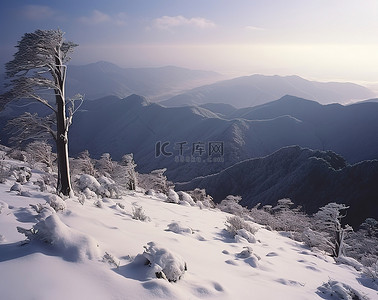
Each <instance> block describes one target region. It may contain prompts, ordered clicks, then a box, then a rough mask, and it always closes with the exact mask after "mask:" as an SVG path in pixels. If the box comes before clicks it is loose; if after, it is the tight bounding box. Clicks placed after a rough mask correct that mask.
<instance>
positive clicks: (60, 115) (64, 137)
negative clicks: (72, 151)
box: [55, 49, 72, 196]
mask: <svg viewBox="0 0 378 300" xmlns="http://www.w3.org/2000/svg"><path fill="white" fill-rule="evenodd" d="M57 52H58V53H59V54H60V49H58V51H57ZM55 60H56V71H55V74H56V80H57V81H58V82H57V84H58V86H59V88H60V90H58V89H56V90H55V100H56V123H57V132H56V152H57V156H58V158H57V159H58V184H57V193H58V194H63V195H65V196H69V195H70V194H71V191H72V187H71V177H70V167H69V159H68V130H67V129H68V128H67V126H68V124H66V123H67V118H66V105H65V104H66V103H65V96H64V85H65V84H64V83H65V75H66V74H65V67H64V66H62V62H61V59H60V55H57V56H56V58H55Z"/></svg>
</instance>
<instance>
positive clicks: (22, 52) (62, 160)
mask: <svg viewBox="0 0 378 300" xmlns="http://www.w3.org/2000/svg"><path fill="white" fill-rule="evenodd" d="M63 36H64V33H63V32H62V31H61V30H36V31H35V32H33V33H25V34H24V36H23V37H22V38H21V40H20V41H19V42H18V45H17V46H16V47H17V48H18V51H17V52H16V53H15V54H14V59H13V60H12V61H10V62H8V63H7V64H6V66H5V67H6V75H7V78H8V79H10V81H9V83H8V88H10V90H9V91H8V92H7V93H5V94H4V95H2V96H1V99H0V108H1V107H3V106H4V105H5V104H6V103H8V102H10V101H12V100H14V99H31V100H35V101H38V102H40V103H42V104H43V105H45V106H47V107H48V108H49V109H51V111H52V113H53V115H54V118H53V121H54V122H53V123H54V124H56V125H55V126H53V125H52V123H51V117H48V118H47V119H46V120H42V119H41V118H37V116H33V115H31V114H25V115H23V116H21V117H20V119H19V120H18V121H19V122H21V124H25V126H23V127H22V126H20V127H19V130H20V132H19V133H20V134H21V136H22V135H23V134H27V133H28V132H27V130H30V128H31V127H30V126H29V125H30V124H33V123H34V125H36V126H35V127H33V128H34V129H36V128H39V130H41V129H44V130H45V132H49V133H50V134H51V136H52V137H53V139H54V140H55V143H56V150H57V156H58V182H57V192H58V193H59V194H63V195H70V194H71V191H72V188H71V180H70V169H69V162H68V128H69V126H70V125H71V122H72V116H73V114H74V112H75V107H74V101H73V100H72V101H67V100H66V95H65V81H66V70H67V66H66V65H65V63H67V62H68V61H69V60H70V57H69V55H70V53H72V52H73V49H74V48H75V47H76V46H77V44H74V43H72V42H67V41H64V38H63ZM52 96H53V97H52ZM50 98H52V99H54V98H55V101H54V100H53V101H51V100H50ZM81 100H82V99H81ZM44 121H46V122H47V123H46V122H44ZM49 122H50V123H49ZM39 130H38V129H37V130H32V132H29V134H36V133H38V132H39Z"/></svg>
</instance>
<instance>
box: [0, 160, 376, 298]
mask: <svg viewBox="0 0 378 300" xmlns="http://www.w3.org/2000/svg"><path fill="white" fill-rule="evenodd" d="M5 162H6V163H9V161H5ZM18 164H20V165H22V163H18ZM41 175H42V173H41V172H37V171H34V172H33V174H32V177H31V179H30V181H29V182H28V183H25V184H24V185H22V186H21V191H18V192H17V191H12V192H11V191H10V189H11V187H12V185H13V184H14V181H13V180H9V179H8V180H7V181H6V182H5V183H3V184H0V279H1V280H0V298H1V299H6V300H19V299H39V300H44V299H56V300H59V299H72V300H75V299H93V300H95V299H101V300H103V299H130V300H147V299H172V300H181V299H182V300H184V299H214V300H215V299H216V300H219V299H229V300H234V299H252V298H253V299H255V298H256V299H290V300H295V299H298V300H302V299H352V295H354V298H353V299H362V296H364V297H365V298H364V299H377V296H378V294H377V290H374V289H372V288H371V287H373V285H372V286H371V287H370V288H369V287H367V286H364V285H363V283H364V284H366V282H367V279H366V278H363V275H362V273H361V272H359V271H356V270H355V269H354V268H353V267H350V266H346V265H338V264H336V263H335V262H334V261H333V259H331V258H330V257H328V256H326V255H323V254H320V253H314V252H311V251H310V250H309V249H308V248H306V247H305V246H304V245H302V244H301V243H298V242H295V241H293V240H290V239H289V238H287V237H285V236H283V235H280V234H279V233H277V232H272V231H268V230H266V229H264V228H262V227H261V226H259V225H257V224H253V223H251V225H252V226H254V227H256V228H258V231H257V232H256V233H255V238H256V242H254V243H249V242H247V240H245V239H243V238H238V239H235V238H233V237H232V236H231V235H230V234H229V233H228V232H227V231H225V221H226V220H227V217H228V216H229V215H228V214H226V213H224V212H220V211H218V210H215V209H207V208H202V209H201V208H200V207H198V206H190V205H188V204H187V205H178V204H172V203H166V202H164V201H163V198H162V197H161V196H160V197H156V196H146V195H144V194H142V193H139V192H136V193H130V194H129V195H126V196H123V197H122V198H119V199H108V198H103V199H96V198H94V199H87V200H85V201H84V202H83V201H82V200H83V199H81V201H79V199H78V198H71V199H66V200H65V202H64V204H62V206H61V207H65V208H64V209H63V210H58V212H55V211H54V210H53V209H52V208H51V207H50V205H49V204H47V201H49V202H50V203H52V201H51V197H54V196H53V195H51V194H49V193H47V192H41V191H39V188H38V186H37V185H35V184H34V182H35V181H36V180H38V178H40V176H41ZM54 199H55V202H59V201H57V200H56V198H54ZM46 200H47V201H46ZM39 204H40V206H38V205H39ZM33 206H34V208H33ZM135 206H139V207H142V208H143V210H144V212H145V214H146V215H147V216H148V217H149V218H150V220H149V221H147V222H142V221H139V220H135V219H133V218H132V215H133V213H132V211H133V207H135ZM37 210H38V211H40V212H39V213H37ZM36 223H38V225H37V226H36V227H35V228H38V231H34V235H35V236H38V237H39V238H40V239H44V240H45V241H46V242H45V243H44V242H42V241H38V240H33V241H31V242H30V243H27V244H24V243H23V241H24V240H25V236H24V235H23V234H20V233H19V232H18V231H17V229H16V228H17V227H22V228H24V229H30V228H32V227H33V226H34V225H35V224H36ZM21 231H22V230H21ZM150 242H154V244H149V247H146V249H150V250H151V247H152V248H153V249H159V251H157V252H156V253H154V255H155V256H154V257H155V258H156V261H155V264H153V266H152V267H150V266H148V265H145V264H144V263H143V262H144V261H143V260H141V256H138V254H142V253H143V251H144V250H146V249H144V246H147V244H148V243H150ZM153 245H154V246H153ZM158 247H160V248H158ZM146 251H148V250H146ZM136 256H138V258H137V259H135V260H134V258H135V257H136ZM169 262H174V263H182V264H184V262H185V264H186V269H187V270H186V271H185V272H184V274H183V275H182V276H181V279H180V280H179V281H177V282H168V281H167V280H164V279H161V278H160V279H158V278H156V276H155V274H154V271H155V270H157V269H158V268H159V264H160V265H163V264H164V263H169ZM153 267H155V268H153ZM166 272H167V273H168V272H169V270H167V271H166ZM327 284H328V285H329V286H332V287H329V288H328V291H333V294H334V295H333V296H332V297H331V296H330V295H331V292H327V288H326V286H327ZM322 287H323V288H322ZM322 291H324V293H323V292H322ZM341 293H345V295H347V294H349V297H350V298H341V297H336V296H337V295H338V294H340V295H341ZM357 295H359V296H360V298H356V297H357Z"/></svg>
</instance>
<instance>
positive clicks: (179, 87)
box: [67, 61, 224, 101]
mask: <svg viewBox="0 0 378 300" xmlns="http://www.w3.org/2000/svg"><path fill="white" fill-rule="evenodd" d="M220 79H224V76H222V75H221V74H219V73H216V72H210V71H199V70H189V69H185V68H179V67H173V66H167V67H159V68H121V67H119V66H117V65H114V64H112V63H109V62H104V61H100V62H97V63H92V64H88V65H83V66H75V65H70V66H69V68H68V71H67V93H68V95H69V96H73V95H75V94H78V93H79V94H82V95H85V97H86V99H88V100H94V99H97V98H101V97H105V96H110V95H114V96H117V97H120V98H124V97H127V96H130V95H132V94H138V95H143V96H145V97H147V98H149V99H150V100H154V101H157V100H159V99H167V97H170V96H172V95H176V94H178V93H180V92H182V91H184V90H187V89H190V88H193V87H197V86H200V85H203V84H206V83H213V82H215V81H217V80H220Z"/></svg>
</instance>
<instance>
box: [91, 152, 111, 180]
mask: <svg viewBox="0 0 378 300" xmlns="http://www.w3.org/2000/svg"><path fill="white" fill-rule="evenodd" d="M114 167H115V164H114V162H113V161H112V158H111V156H110V154H109V153H103V154H102V155H101V158H100V159H99V160H98V161H97V162H96V169H97V170H98V172H99V173H100V174H101V175H105V176H110V174H111V173H112V172H113V170H114Z"/></svg>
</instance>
